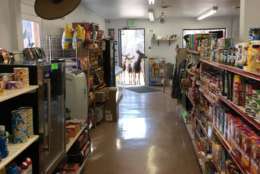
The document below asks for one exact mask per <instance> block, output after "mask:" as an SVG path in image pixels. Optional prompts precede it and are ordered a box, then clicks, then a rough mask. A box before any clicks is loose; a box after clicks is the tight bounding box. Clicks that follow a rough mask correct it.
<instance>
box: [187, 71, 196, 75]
mask: <svg viewBox="0 0 260 174" xmlns="http://www.w3.org/2000/svg"><path fill="white" fill-rule="evenodd" d="M187 73H188V74H189V75H191V76H196V73H194V72H192V71H191V70H187Z"/></svg>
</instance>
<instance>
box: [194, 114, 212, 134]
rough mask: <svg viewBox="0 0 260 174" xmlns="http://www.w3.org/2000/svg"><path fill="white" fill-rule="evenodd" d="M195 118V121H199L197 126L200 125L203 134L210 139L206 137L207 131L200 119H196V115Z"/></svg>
mask: <svg viewBox="0 0 260 174" xmlns="http://www.w3.org/2000/svg"><path fill="white" fill-rule="evenodd" d="M196 120H197V122H198V123H199V126H200V127H201V129H202V131H203V133H204V135H205V136H206V137H207V138H208V139H210V138H209V137H208V132H207V131H206V129H205V127H204V126H203V124H202V122H201V120H200V119H198V118H197V117H196Z"/></svg>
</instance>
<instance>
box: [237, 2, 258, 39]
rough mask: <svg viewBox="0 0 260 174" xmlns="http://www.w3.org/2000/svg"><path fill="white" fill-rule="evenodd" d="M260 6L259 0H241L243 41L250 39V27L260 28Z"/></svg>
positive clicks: (241, 33) (241, 37) (241, 34)
mask: <svg viewBox="0 0 260 174" xmlns="http://www.w3.org/2000/svg"><path fill="white" fill-rule="evenodd" d="M259 7H260V1H259V0H240V39H241V40H242V41H248V38H249V29H250V28H260V19H259V16H260V12H259Z"/></svg>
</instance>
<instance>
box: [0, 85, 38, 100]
mask: <svg viewBox="0 0 260 174" xmlns="http://www.w3.org/2000/svg"><path fill="white" fill-rule="evenodd" d="M38 88H39V86H29V87H27V88H23V89H12V90H5V91H4V93H3V94H2V95H0V102H4V101H6V100H9V99H12V98H15V97H17V96H20V95H23V94H26V93H29V92H32V91H35V90H36V89H38Z"/></svg>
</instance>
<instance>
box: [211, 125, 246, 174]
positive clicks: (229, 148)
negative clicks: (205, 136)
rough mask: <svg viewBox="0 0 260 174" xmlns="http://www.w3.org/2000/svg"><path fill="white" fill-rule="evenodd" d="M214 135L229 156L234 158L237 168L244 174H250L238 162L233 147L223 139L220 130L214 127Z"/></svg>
mask: <svg viewBox="0 0 260 174" xmlns="http://www.w3.org/2000/svg"><path fill="white" fill-rule="evenodd" d="M213 132H214V134H215V135H216V136H217V138H218V139H219V141H220V142H221V144H222V145H223V146H224V147H225V149H226V151H227V152H228V154H229V156H230V157H231V158H232V160H233V161H234V162H235V164H236V166H237V167H238V168H239V170H240V172H241V173H242V174H249V172H247V171H246V170H244V168H243V166H242V165H241V163H240V162H239V161H238V160H237V157H235V155H234V152H233V150H232V146H231V145H230V143H229V142H228V141H227V140H226V139H225V138H224V137H223V135H222V134H221V133H220V132H219V130H218V129H217V128H216V127H214V131H213Z"/></svg>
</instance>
